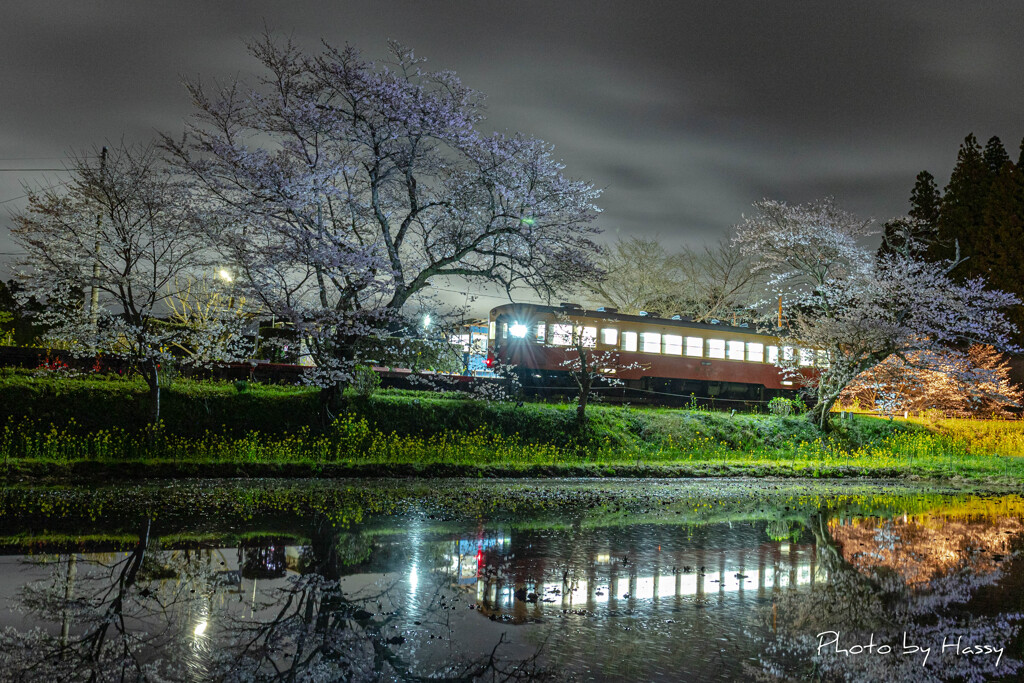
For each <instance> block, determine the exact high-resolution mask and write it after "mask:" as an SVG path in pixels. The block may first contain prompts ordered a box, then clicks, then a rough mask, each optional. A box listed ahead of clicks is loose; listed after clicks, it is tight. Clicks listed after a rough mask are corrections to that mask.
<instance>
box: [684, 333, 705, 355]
mask: <svg viewBox="0 0 1024 683" xmlns="http://www.w3.org/2000/svg"><path fill="white" fill-rule="evenodd" d="M686 355H687V356H697V357H698V358H699V357H701V356H703V355H704V339H703V338H702V337H687V338H686Z"/></svg>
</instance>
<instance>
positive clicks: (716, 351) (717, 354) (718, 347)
mask: <svg viewBox="0 0 1024 683" xmlns="http://www.w3.org/2000/svg"><path fill="white" fill-rule="evenodd" d="M708 358H725V340H724V339H708Z"/></svg>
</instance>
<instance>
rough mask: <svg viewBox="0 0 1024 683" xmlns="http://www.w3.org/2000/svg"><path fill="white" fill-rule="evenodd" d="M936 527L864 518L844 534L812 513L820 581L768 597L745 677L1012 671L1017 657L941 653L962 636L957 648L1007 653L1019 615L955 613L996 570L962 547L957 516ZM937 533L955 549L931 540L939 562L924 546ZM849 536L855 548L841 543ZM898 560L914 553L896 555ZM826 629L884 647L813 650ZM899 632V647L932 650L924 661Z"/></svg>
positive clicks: (962, 676) (846, 643) (965, 676)
mask: <svg viewBox="0 0 1024 683" xmlns="http://www.w3.org/2000/svg"><path fill="white" fill-rule="evenodd" d="M1012 522H1013V524H1016V525H1017V526H1018V527H1019V523H1018V522H1015V521H1012ZM937 523H938V520H933V528H932V532H933V533H926V534H921V533H918V532H919V529H916V528H914V526H913V525H906V524H896V523H894V522H892V521H891V520H890V521H888V522H882V523H877V524H876V523H875V522H872V521H867V522H866V523H863V524H862V526H863V527H864V529H861V530H857V529H852V530H851V529H848V527H847V526H839V525H837V524H835V523H834V522H832V523H830V521H829V519H828V517H827V516H826V515H824V514H818V515H815V516H814V517H812V518H811V519H810V520H809V522H808V527H809V529H810V531H811V532H812V533H813V534H814V537H815V540H816V544H817V552H818V561H819V562H820V564H821V566H822V567H823V568H825V569H826V571H827V572H828V577H829V578H828V581H827V582H819V583H817V584H815V585H814V586H813V587H812V588H811V589H810V590H807V591H801V592H796V591H787V592H782V593H779V594H777V595H776V598H775V600H774V602H773V604H772V607H771V609H770V610H769V611H768V612H767V613H766V628H767V629H769V630H770V631H771V635H770V636H769V642H768V643H767V645H766V647H765V648H763V651H762V655H761V657H760V660H761V668H760V669H759V670H758V671H756V672H755V671H752V672H751V673H752V674H754V675H755V676H756V678H758V679H759V680H790V679H792V678H800V677H811V678H812V679H814V680H844V681H879V680H914V681H944V680H971V681H975V680H977V681H980V680H985V679H986V678H987V677H989V676H992V675H1000V676H1012V675H1013V674H1014V673H1015V672H1016V671H1018V670H1019V669H1020V668H1021V666H1022V663H1021V662H1019V661H1017V660H1014V659H1012V658H1011V657H1008V656H1006V655H1004V656H1003V657H1002V659H1001V661H1000V663H999V667H998V669H997V668H995V663H996V657H995V655H991V656H977V657H970V656H961V657H955V656H952V651H949V653H948V654H946V655H944V654H943V652H942V644H943V642H954V641H956V640H957V638H959V637H961V636H962V637H963V639H962V643H963V645H964V646H965V647H966V646H967V645H971V646H975V645H982V644H987V645H991V646H993V647H1005V648H1006V650H1007V653H1008V652H1009V647H1008V645H1009V644H1010V643H1011V642H1013V638H1014V636H1015V634H1016V633H1017V631H1018V629H1019V621H1020V620H1021V619H1022V618H1024V615H1018V614H1008V613H999V614H997V615H995V616H974V615H971V614H969V613H968V611H967V610H965V609H963V607H964V605H966V604H967V603H969V602H970V601H971V600H972V598H974V596H975V595H976V594H977V592H978V591H979V589H982V588H983V587H994V586H995V585H996V584H997V582H998V581H999V579H1000V578H1002V576H1003V572H1002V569H1001V568H1000V567H999V566H998V563H996V564H993V563H992V562H991V554H982V553H978V552H970V548H968V547H967V546H966V545H965V542H964V541H963V538H960V539H959V541H960V542H959V543H958V541H957V540H956V538H955V537H956V535H957V532H958V529H960V528H961V527H962V523H961V522H958V521H955V520H953V521H950V520H946V522H945V525H943V526H941V527H940V526H935V525H936V524H937ZM854 526H856V525H854ZM990 526H991V528H990V529H989V530H987V531H983V530H982V528H981V526H980V525H979V527H978V528H977V529H973V530H972V531H973V532H975V533H982V534H983V535H984V534H988V533H993V534H998V533H1000V532H1001V531H1003V529H1002V527H1001V525H1000V523H999V522H996V523H995V524H993V525H990ZM865 530H870V531H871V533H866V532H865ZM837 536H839V538H841V539H842V541H843V542H841V541H840V540H839V539H837ZM940 537H941V538H942V539H943V540H944V541H946V542H947V543H951V544H952V545H953V546H956V547H957V548H958V551H957V552H955V553H952V552H948V551H949V548H943V547H942V546H941V544H940V546H939V548H938V550H939V551H941V556H942V557H943V559H944V561H943V562H935V561H934V560H935V559H936V557H937V556H938V555H939V553H938V552H936V548H934V547H932V543H936V542H937V540H938V539H939V538H940ZM993 538H995V537H994V536H993ZM1018 538H1019V537H1018ZM854 542H855V544H856V549H853V548H851V547H850V546H851V545H853V544H854ZM1001 542H1002V543H1005V544H1006V545H1007V546H1008V544H1009V541H1007V540H1005V539H1003V540H1002V541H1001ZM869 543H870V546H869ZM906 557H909V558H916V559H911V560H909V561H907V560H903V559H901V558H906ZM894 559H896V560H898V561H896V562H895V563H894ZM915 562H917V564H915ZM921 564H923V565H924V566H926V567H927V568H928V571H927V572H924V571H923V570H922V567H921V566H918V565H921ZM926 573H927V578H925V576H924V575H925V574H926ZM826 631H839V632H840V634H841V635H840V639H841V640H840V647H844V648H848V647H851V646H854V645H866V644H868V643H869V639H870V637H871V636H872V634H873V635H874V642H875V644H876V645H881V644H889V645H891V646H892V650H893V653H892V654H878V653H872V654H862V655H859V656H857V655H854V656H846V655H844V654H842V653H838V654H837V653H835V651H834V646H829V647H826V648H825V649H823V650H822V651H821V654H820V655H819V653H818V646H819V644H820V641H819V639H818V634H820V633H822V632H826ZM904 634H905V635H904ZM904 638H905V639H906V640H905V642H907V643H908V644H913V645H917V646H921V647H931V648H932V651H931V654H930V655H929V658H928V662H927V666H926V667H922V661H923V660H924V655H923V654H921V653H915V654H911V655H904V654H903V643H904Z"/></svg>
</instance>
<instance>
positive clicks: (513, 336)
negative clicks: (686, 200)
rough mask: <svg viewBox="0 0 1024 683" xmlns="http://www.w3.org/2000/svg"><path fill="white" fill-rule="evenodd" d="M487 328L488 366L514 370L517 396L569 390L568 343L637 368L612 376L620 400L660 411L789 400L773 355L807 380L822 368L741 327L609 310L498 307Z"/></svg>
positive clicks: (793, 385) (814, 358)
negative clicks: (654, 405)
mask: <svg viewBox="0 0 1024 683" xmlns="http://www.w3.org/2000/svg"><path fill="white" fill-rule="evenodd" d="M488 322H489V327H488V347H489V354H488V363H489V364H492V363H502V364H508V365H513V366H515V367H516V372H517V373H518V375H519V380H520V382H521V383H522V384H523V387H524V389H525V390H527V391H528V392H529V393H534V394H541V395H543V393H544V392H549V393H550V392H554V391H557V389H558V388H566V387H571V386H573V383H572V380H571V377H570V376H569V374H568V372H567V370H566V368H565V367H564V365H563V363H564V362H565V361H566V359H568V358H571V357H572V356H573V354H577V353H578V352H577V351H576V350H575V349H574V348H573V347H572V345H573V343H574V340H582V343H583V344H584V345H585V346H586V347H588V348H591V349H593V350H594V351H614V352H617V354H618V361H619V364H621V365H622V366H629V365H636V366H638V367H639V369H635V368H634V369H622V370H618V371H616V377H617V378H618V379H619V380H621V381H622V382H623V386H624V388H625V390H626V391H625V392H621V393H623V395H625V396H627V397H630V396H632V397H640V396H642V395H644V394H646V395H649V396H650V397H651V398H657V397H661V398H657V400H659V402H667V403H673V402H674V403H681V402H685V401H686V400H688V399H690V398H691V397H693V398H696V399H705V400H706V399H727V400H732V401H739V402H755V401H766V400H769V399H771V398H773V397H775V396H787V397H794V396H795V395H796V391H797V389H798V384H799V382H795V381H793V380H792V379H787V378H786V377H785V376H784V375H783V373H782V371H781V370H780V369H779V368H778V367H777V366H776V361H777V360H778V355H779V354H780V353H781V354H784V355H785V357H792V358H795V359H796V361H797V363H798V364H799V366H800V372H802V373H804V374H807V375H809V374H810V373H813V372H815V366H818V365H819V364H821V363H823V362H824V360H825V359H824V357H823V355H822V354H820V353H819V352H816V351H814V350H812V349H798V348H792V347H785V346H784V347H780V345H779V341H778V339H777V338H776V337H773V336H771V335H766V334H760V333H758V332H757V331H756V330H754V329H752V328H750V327H748V326H747V325H745V324H744V325H738V326H737V325H727V324H708V323H698V322H694V321H692V320H690V319H686V318H683V317H681V316H673V317H671V318H662V317H659V316H658V315H657V314H653V313H652V314H642V315H624V314H621V313H618V312H617V311H616V310H615V309H612V308H598V309H597V310H585V309H583V308H582V307H580V306H577V305H573V304H562V306H560V307H554V306H539V305H535V304H505V305H502V306H498V307H496V308H493V309H491V312H490V317H489V321H488ZM673 399H675V400H673Z"/></svg>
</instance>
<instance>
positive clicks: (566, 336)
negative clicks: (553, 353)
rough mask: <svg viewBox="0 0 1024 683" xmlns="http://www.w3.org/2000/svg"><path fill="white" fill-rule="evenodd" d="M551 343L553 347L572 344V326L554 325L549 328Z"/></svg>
mask: <svg viewBox="0 0 1024 683" xmlns="http://www.w3.org/2000/svg"><path fill="white" fill-rule="evenodd" d="M551 343H552V344H554V345H555V346H569V345H570V344H572V325H561V324H558V323H556V324H554V325H552V326H551Z"/></svg>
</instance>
